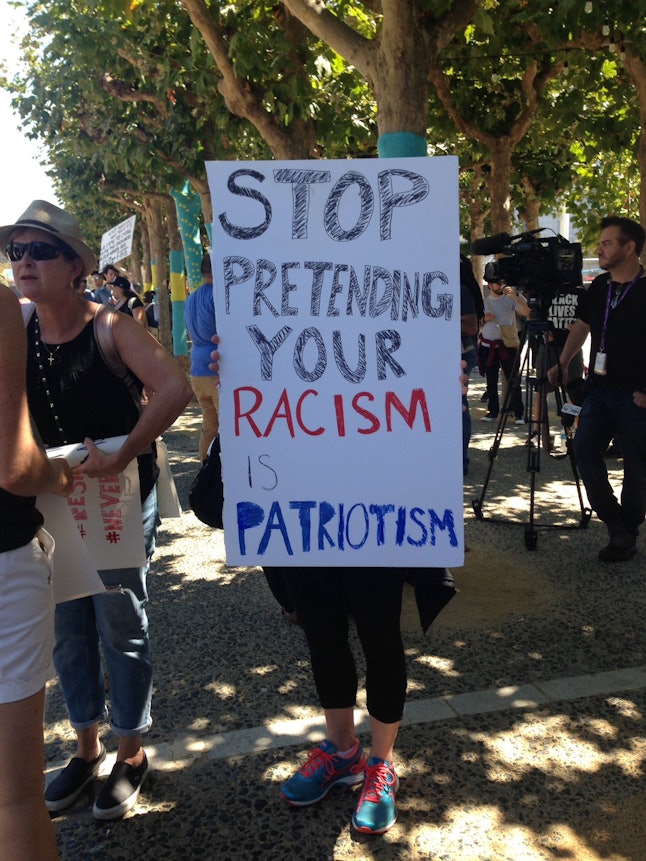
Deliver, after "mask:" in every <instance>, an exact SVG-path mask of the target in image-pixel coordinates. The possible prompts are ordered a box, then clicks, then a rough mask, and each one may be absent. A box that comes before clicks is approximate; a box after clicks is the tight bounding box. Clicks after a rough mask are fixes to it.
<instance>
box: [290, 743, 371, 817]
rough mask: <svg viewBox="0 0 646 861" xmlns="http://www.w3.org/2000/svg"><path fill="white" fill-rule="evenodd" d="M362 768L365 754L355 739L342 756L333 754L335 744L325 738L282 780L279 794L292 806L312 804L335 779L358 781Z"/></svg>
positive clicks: (335, 781)
mask: <svg viewBox="0 0 646 861" xmlns="http://www.w3.org/2000/svg"><path fill="white" fill-rule="evenodd" d="M365 768H366V755H365V753H364V752H363V748H362V747H361V745H360V744H359V742H358V741H357V749H356V751H355V753H354V754H353V755H352V756H350V757H348V758H347V759H346V758H345V757H341V756H336V747H335V746H334V745H333V744H332V742H331V741H328V740H327V739H325V740H324V741H322V742H321V746H320V747H317V748H314V750H311V751H310V752H309V753H308V755H307V762H306V763H305V765H304V766H303V767H302V768H300V769H299V770H298V771H297V772H296V774H295V775H294V776H293V777H290V778H289V780H288V781H287V782H286V783H284V784H283V786H282V787H281V790H280V794H281V795H282V796H283V798H284V799H285V801H287V803H288V804H293V805H295V806H296V807H305V806H306V805H308V804H316V802H317V801H320V800H321V799H322V798H325V796H326V795H327V794H328V792H329V791H330V790H331V789H332V787H333V786H335V785H336V784H337V783H340V784H345V785H347V786H350V785H352V784H354V783H361V781H362V780H363V773H364V771H365Z"/></svg>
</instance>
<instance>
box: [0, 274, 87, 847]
mask: <svg viewBox="0 0 646 861" xmlns="http://www.w3.org/2000/svg"><path fill="white" fill-rule="evenodd" d="M0 355H1V356H2V361H1V362H0V593H1V594H2V602H0V763H2V768H1V769H0V846H2V853H3V857H6V858H11V859H12V861H33V859H34V858H38V859H40V861H54V859H56V858H57V857H58V854H57V852H56V840H55V837H54V829H53V828H52V825H51V821H50V818H49V814H48V813H47V810H46V808H45V805H44V803H43V704H44V699H45V682H46V681H47V679H49V678H51V677H52V676H53V674H54V672H53V669H54V668H53V665H52V643H53V640H54V599H53V596H52V589H51V547H52V539H51V537H50V536H49V535H48V534H47V533H46V532H45V531H44V530H43V528H42V526H43V518H42V517H41V515H40V513H39V512H38V511H37V509H36V500H35V496H36V494H38V493H44V492H48V491H51V492H53V493H58V494H60V495H61V496H66V495H67V494H68V493H69V492H70V490H71V488H72V474H71V472H70V469H69V466H68V465H67V463H66V462H65V461H64V460H62V459H58V460H51V461H50V460H48V459H47V456H46V455H45V453H44V452H43V451H42V449H41V448H39V446H38V445H37V444H36V442H35V441H34V438H33V436H32V432H31V425H30V422H29V410H28V408H27V394H26V391H25V364H26V349H25V336H24V332H23V326H22V319H21V315H20V307H19V304H18V300H17V298H16V297H15V296H14V295H13V293H12V292H11V290H9V289H8V287H6V286H4V285H0Z"/></svg>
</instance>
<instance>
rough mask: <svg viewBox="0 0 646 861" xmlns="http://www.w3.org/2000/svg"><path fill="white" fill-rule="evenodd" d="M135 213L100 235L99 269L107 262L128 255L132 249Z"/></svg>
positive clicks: (118, 259)
mask: <svg viewBox="0 0 646 861" xmlns="http://www.w3.org/2000/svg"><path fill="white" fill-rule="evenodd" d="M136 219H137V216H136V215H132V216H131V217H130V218H126V220H125V221H122V222H121V223H120V224H117V225H116V227H112V228H110V230H106V232H105V233H104V234H103V236H102V237H101V254H100V258H99V269H100V270H101V269H103V267H104V266H107V265H108V263H118V262H119V261H120V260H123V259H125V258H126V257H128V256H129V254H130V252H131V251H132V237H133V234H134V232H135V221H136Z"/></svg>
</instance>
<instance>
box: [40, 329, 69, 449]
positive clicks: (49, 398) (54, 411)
mask: <svg viewBox="0 0 646 861" xmlns="http://www.w3.org/2000/svg"><path fill="white" fill-rule="evenodd" d="M42 347H44V348H45V349H46V350H47V352H48V353H49V356H48V357H47V361H48V362H49V366H50V368H51V367H52V365H53V364H54V362H55V361H56V357H55V354H56V353H57V352H58V351H59V350H60V348H61V344H59V345H58V346H57V347H56V348H55V349H54V350H53V351H52V350H50V349H49V347H48V346H47V345H46V344H45V343H43V341H42V340H41V337H40V321H39V320H38V314H35V315H34V352H35V355H36V364H37V365H38V371H39V372H40V381H41V383H42V386H43V389H44V390H45V396H46V397H47V403H48V404H49V408H50V410H51V413H52V416H53V418H54V423H55V425H56V430H57V431H58V433H59V436H60V438H61V443H62V444H63V445H67V444H68V441H67V437H66V436H65V431H64V430H63V423H62V422H61V420H60V417H59V415H58V412H57V409H56V404H55V403H54V398H53V397H52V393H51V391H50V388H49V382H48V380H47V375H46V374H45V367H44V365H43V352H42Z"/></svg>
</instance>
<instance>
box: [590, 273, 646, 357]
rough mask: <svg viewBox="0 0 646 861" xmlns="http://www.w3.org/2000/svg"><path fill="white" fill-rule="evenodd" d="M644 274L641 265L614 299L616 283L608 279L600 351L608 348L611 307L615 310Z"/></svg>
mask: <svg viewBox="0 0 646 861" xmlns="http://www.w3.org/2000/svg"><path fill="white" fill-rule="evenodd" d="M643 274H644V270H643V268H642V267H641V266H640V267H639V272H638V273H637V275H635V277H634V278H633V280H632V281H631V282H630V284H628V285H627V286H626V287H624V289H623V292H622V293H621V295H620V296H618V297H617V298H615V300H612V298H611V297H612V291H613V290H614V289H615V286H616V285H615V284H614V283H613V282H612V281H608V296H607V297H606V313H605V315H604V318H603V324H602V326H601V340H600V341H599V352H600V353H603V352H604V351H605V349H606V331H607V330H608V317H609V316H610V309H611V308H612V309H613V310H614V309H615V308H617V307H618V306H619V305H620V304H621V303H622V302H623V300H624V299H625V298H626V296H627V295H628V291H629V290H630V288H631V287H632V286H633V285H634V284H636V283H637V282H638V281H639V279H640V278H641V277H642V275H643Z"/></svg>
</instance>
